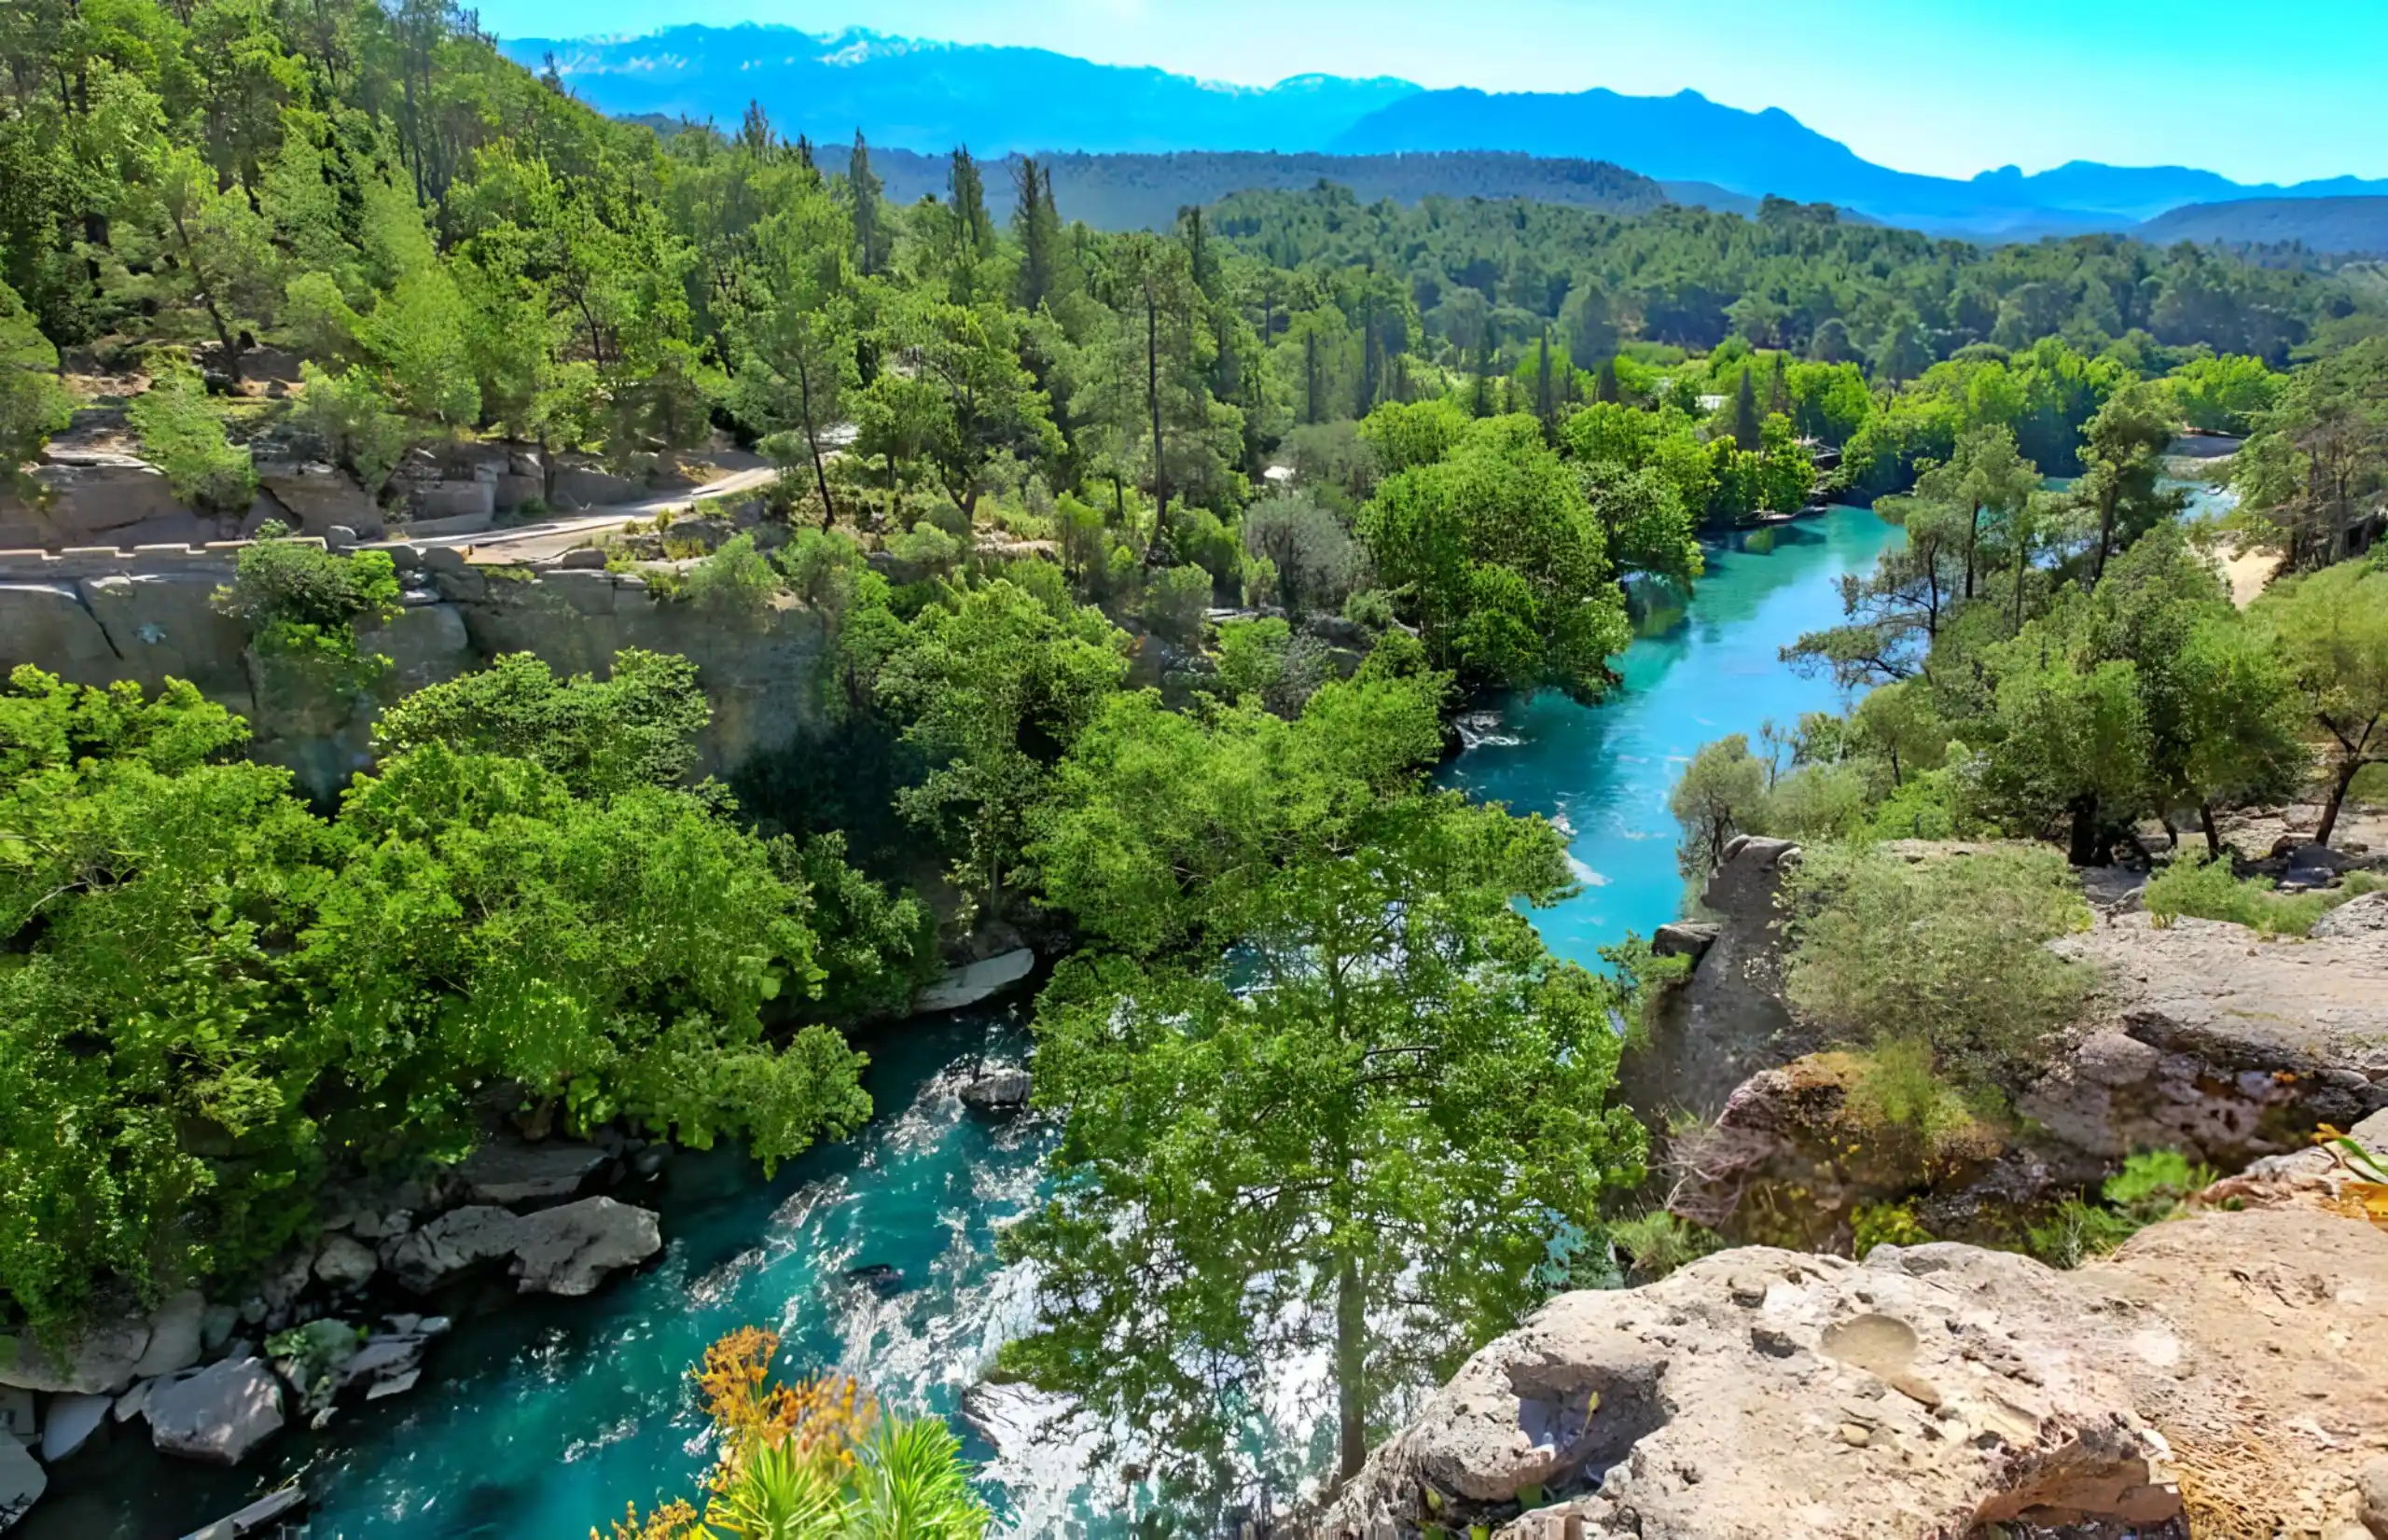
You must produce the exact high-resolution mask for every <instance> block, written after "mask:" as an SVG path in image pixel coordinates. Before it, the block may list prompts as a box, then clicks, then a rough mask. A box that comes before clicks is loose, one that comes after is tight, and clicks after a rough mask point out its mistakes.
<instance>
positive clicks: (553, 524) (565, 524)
mask: <svg viewBox="0 0 2388 1540" xmlns="http://www.w3.org/2000/svg"><path fill="white" fill-rule="evenodd" d="M778 475H779V471H778V470H777V469H776V468H774V467H773V466H771V465H757V466H754V467H752V468H750V469H747V470H739V471H732V472H730V473H729V475H727V476H725V477H722V478H721V479H718V480H714V481H708V482H706V483H705V484H704V485H703V486H701V487H693V488H690V489H689V490H688V491H687V492H675V493H669V494H667V495H665V496H661V497H649V498H646V499H644V500H642V501H640V502H636V503H616V504H614V505H613V506H610V507H603V508H591V509H590V510H589V511H587V512H585V513H576V514H573V515H571V516H570V517H569V518H564V519H547V520H541V521H539V522H538V523H535V524H515V525H512V526H509V527H507V528H505V529H491V530H483V531H481V532H480V533H479V534H436V535H431V536H429V537H427V538H424V539H422V540H418V541H416V542H415V544H416V545H418V546H424V547H430V546H456V547H461V548H464V551H465V560H466V561H467V562H537V561H544V560H546V559H548V558H550V557H556V556H562V554H563V553H564V552H565V551H568V550H570V549H572V548H574V547H576V546H585V545H587V544H589V542H590V537H591V536H592V535H594V534H597V532H599V531H600V530H613V529H619V528H621V526H622V525H623V524H624V523H625V522H626V521H628V520H632V519H652V518H654V517H655V516H656V515H657V514H659V513H661V512H664V511H665V510H666V509H669V510H671V511H672V512H674V513H678V512H681V511H683V510H684V509H687V508H689V507H692V506H695V505H696V504H697V502H698V501H699V500H700V499H702V498H708V497H731V496H735V495H736V494H738V493H742V492H753V491H756V490H757V489H758V488H761V487H766V486H769V485H770V484H771V481H772V480H773V479H776V478H777V477H778Z"/></svg>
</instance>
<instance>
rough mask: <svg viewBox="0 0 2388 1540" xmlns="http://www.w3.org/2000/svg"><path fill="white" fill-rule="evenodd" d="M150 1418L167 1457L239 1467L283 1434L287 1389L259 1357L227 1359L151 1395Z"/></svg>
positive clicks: (152, 1430)
mask: <svg viewBox="0 0 2388 1540" xmlns="http://www.w3.org/2000/svg"><path fill="white" fill-rule="evenodd" d="M147 1415H148V1418H149V1436H150V1437H151V1439H152V1440H154V1441H155V1442H156V1444H157V1446H158V1448H159V1449H160V1450H162V1451H164V1452H165V1453H167V1454H178V1455H181V1456H183V1457H184V1458H186V1459H190V1460H205V1461H210V1462H212V1463H214V1464H219V1465H237V1464H240V1463H241V1462H242V1460H243V1459H245V1458H246V1457H247V1455H248V1453H249V1451H250V1450H253V1449H255V1448H256V1447H257V1445H258V1444H260V1443H262V1442H264V1441H265V1440H266V1439H268V1438H271V1436H273V1435H275V1434H277V1433H279V1432H281V1431H282V1385H281V1383H280V1381H278V1380H275V1379H274V1377H273V1374H272V1371H271V1370H270V1369H268V1368H267V1367H266V1366H265V1365H264V1363H262V1362H261V1361H260V1360H258V1359H257V1358H253V1357H243V1358H227V1359H225V1360H223V1361H222V1362H220V1363H217V1364H214V1365H211V1366H210V1367H207V1368H205V1369H202V1370H201V1371H200V1372H199V1373H197V1374H195V1375H193V1376H191V1377H190V1378H189V1379H187V1380H178V1381H176V1382H174V1383H173V1384H167V1385H160V1386H159V1387H158V1388H157V1389H156V1390H153V1391H151V1392H150V1393H149V1406H148V1411H147Z"/></svg>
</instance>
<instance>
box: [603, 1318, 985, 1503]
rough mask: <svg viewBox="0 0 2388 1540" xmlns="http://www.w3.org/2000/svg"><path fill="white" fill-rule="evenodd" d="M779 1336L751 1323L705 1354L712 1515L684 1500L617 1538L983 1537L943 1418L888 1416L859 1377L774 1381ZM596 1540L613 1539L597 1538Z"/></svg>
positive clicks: (966, 1475)
mask: <svg viewBox="0 0 2388 1540" xmlns="http://www.w3.org/2000/svg"><path fill="white" fill-rule="evenodd" d="M779 1345H780V1339H779V1338H778V1337H777V1336H776V1335H775V1334H773V1333H771V1332H768V1331H762V1330H758V1329H757V1328H755V1327H752V1326H749V1327H745V1328H743V1329H741V1330H738V1331H734V1332H732V1333H730V1334H729V1336H727V1337H725V1338H723V1339H721V1340H719V1341H718V1342H715V1344H714V1345H713V1346H712V1347H710V1348H708V1349H706V1350H705V1361H704V1367H702V1368H701V1369H699V1370H698V1371H697V1373H696V1381H697V1392H698V1394H700V1395H701V1396H702V1397H703V1399H704V1403H705V1415H706V1416H707V1417H709V1418H710V1419H711V1420H712V1422H713V1426H714V1447H715V1464H714V1468H713V1470H712V1472H711V1473H710V1474H709V1475H708V1476H707V1477H706V1478H705V1480H704V1483H703V1486H704V1491H705V1499H704V1513H703V1515H702V1516H701V1517H700V1516H699V1514H698V1512H697V1509H696V1507H695V1505H692V1504H690V1503H687V1502H686V1501H673V1502H669V1503H665V1504H663V1505H661V1506H659V1507H658V1508H656V1509H654V1510H652V1511H651V1512H649V1513H648V1514H647V1515H646V1518H645V1519H641V1518H640V1517H639V1512H638V1507H637V1505H635V1504H632V1505H630V1506H629V1508H628V1510H627V1512H626V1513H625V1515H624V1517H623V1518H622V1519H617V1520H616V1521H615V1523H614V1525H613V1532H612V1536H611V1540H713V1537H715V1536H719V1535H742V1536H746V1537H749V1540H763V1537H766V1536H770V1537H774V1540H776V1537H782V1536H784V1537H786V1540H796V1537H797V1536H798V1535H806V1536H824V1537H826V1536H833V1535H854V1536H864V1535H890V1536H893V1535H901V1536H904V1537H905V1540H979V1537H980V1536H982V1535H984V1534H985V1533H987V1528H988V1525H989V1524H990V1523H991V1522H992V1517H991V1515H990V1514H989V1513H988V1511H987V1509H986V1506H985V1505H983V1504H981V1503H980V1502H979V1499H978V1498H977V1496H976V1495H974V1494H973V1493H972V1491H971V1490H970V1467H969V1466H968V1465H967V1464H964V1462H963V1460H962V1445H961V1441H960V1440H959V1439H957V1438H955V1437H954V1436H953V1434H952V1432H951V1430H950V1429H948V1428H947V1427H946V1425H945V1423H944V1422H941V1421H939V1420H938V1419H937V1418H934V1417H921V1418H909V1419H908V1418H899V1417H890V1416H887V1415H885V1414H884V1413H882V1411H881V1409H880V1408H879V1405H878V1403H877V1402H875V1401H874V1400H873V1399H872V1398H871V1397H870V1396H869V1395H868V1394H867V1393H865V1392H864V1391H863V1389H862V1387H861V1386H860V1385H859V1384H857V1383H856V1382H855V1381H854V1380H851V1379H842V1378H840V1377H838V1376H835V1375H825V1376H823V1377H822V1378H820V1379H818V1380H803V1381H800V1382H798V1383H797V1384H793V1385H785V1384H773V1383H772V1382H771V1379H772V1376H771V1363H772V1359H773V1357H774V1356H775V1355H776V1354H777V1353H778V1352H779ZM590 1540H605V1537H604V1536H600V1535H599V1534H598V1533H597V1532H596V1531H594V1530H592V1531H590Z"/></svg>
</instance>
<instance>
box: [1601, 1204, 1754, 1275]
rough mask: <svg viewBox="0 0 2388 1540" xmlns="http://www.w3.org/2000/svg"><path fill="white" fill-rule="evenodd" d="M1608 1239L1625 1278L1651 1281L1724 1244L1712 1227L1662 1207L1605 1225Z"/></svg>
mask: <svg viewBox="0 0 2388 1540" xmlns="http://www.w3.org/2000/svg"><path fill="white" fill-rule="evenodd" d="M1608 1240H1609V1245H1610V1246H1611V1247H1612V1248H1613V1249H1614V1250H1615V1251H1616V1252H1617V1256H1618V1259H1619V1261H1620V1263H1621V1264H1622V1266H1623V1270H1624V1273H1625V1276H1626V1280H1627V1282H1629V1283H1657V1282H1658V1281H1659V1279H1661V1278H1664V1277H1665V1276H1666V1275H1667V1274H1669V1273H1671V1272H1673V1271H1674V1270H1675V1269H1677V1268H1680V1267H1682V1266H1684V1265H1685V1264H1686V1263H1687V1262H1697V1261H1699V1260H1700V1259H1701V1257H1703V1256H1708V1255H1709V1254H1710V1253H1712V1252H1716V1251H1721V1250H1723V1249H1724V1245H1725V1242H1724V1241H1723V1240H1722V1239H1721V1238H1720V1237H1718V1236H1717V1235H1716V1234H1715V1231H1713V1230H1705V1229H1702V1228H1700V1227H1699V1226H1698V1225H1694V1224H1691V1223H1689V1222H1688V1221H1686V1220H1682V1219H1678V1218H1676V1217H1675V1216H1674V1215H1673V1214H1669V1213H1668V1212H1667V1211H1666V1210H1664V1209H1652V1210H1650V1211H1649V1212H1648V1213H1646V1214H1635V1215H1634V1216H1633V1217H1632V1218H1631V1219H1620V1220H1617V1222H1616V1223H1615V1224H1612V1225H1611V1226H1609V1228H1608Z"/></svg>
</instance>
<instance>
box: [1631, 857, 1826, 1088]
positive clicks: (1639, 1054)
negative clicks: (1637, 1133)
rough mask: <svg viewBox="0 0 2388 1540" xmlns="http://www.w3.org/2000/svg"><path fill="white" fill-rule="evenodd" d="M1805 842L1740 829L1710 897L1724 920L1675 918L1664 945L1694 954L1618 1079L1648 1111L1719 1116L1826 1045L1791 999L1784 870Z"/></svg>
mask: <svg viewBox="0 0 2388 1540" xmlns="http://www.w3.org/2000/svg"><path fill="white" fill-rule="evenodd" d="M1798 856H1799V847H1798V846H1797V845H1795V844H1793V843H1791V842H1790V841H1789V840H1787V839H1761V838H1757V837H1755V836H1751V835H1741V836H1738V837H1736V838H1735V839H1733V840H1732V841H1731V842H1730V843H1729V844H1728V845H1727V846H1726V847H1725V858H1724V860H1723V861H1722V862H1721V863H1720V864H1719V865H1718V867H1717V868H1716V870H1715V874H1714V875H1713V876H1711V877H1710V878H1709V880H1708V885H1707V887H1706V888H1705V889H1704V890H1703V891H1702V893H1701V905H1702V907H1703V908H1704V909H1707V910H1708V911H1709V912H1710V913H1712V914H1714V915H1715V917H1716V918H1715V921H1714V922H1697V923H1690V924H1686V923H1677V924H1675V925H1673V926H1670V927H1667V934H1666V935H1665V936H1664V942H1665V945H1664V946H1663V948H1661V949H1660V950H1661V951H1662V954H1674V955H1686V956H1690V957H1692V958H1694V959H1695V960H1696V962H1697V964H1698V965H1697V966H1696V967H1695V968H1694V969H1693V971H1692V974H1691V976H1690V978H1687V979H1686V980H1684V982H1683V983H1681V984H1680V985H1678V986H1676V987H1675V988H1673V989H1671V990H1669V991H1668V992H1667V993H1666V995H1665V996H1664V997H1663V998H1662V999H1661V1000H1660V1001H1659V1003H1658V1008H1657V1010H1656V1011H1655V1013H1654V1015H1653V1018H1652V1020H1651V1021H1650V1023H1649V1032H1648V1036H1647V1040H1646V1041H1645V1042H1644V1043H1641V1044H1638V1045H1636V1046H1635V1047H1632V1048H1631V1049H1630V1050H1629V1051H1628V1052H1627V1054H1626V1055H1625V1059H1624V1061H1623V1063H1621V1064H1620V1065H1619V1066H1618V1070H1617V1088H1618V1090H1619V1091H1620V1092H1621V1093H1622V1095H1623V1097H1624V1099H1625V1100H1626V1102H1628V1103H1630V1104H1631V1105H1632V1106H1634V1107H1636V1108H1639V1109H1640V1110H1641V1111H1642V1113H1643V1115H1644V1116H1645V1117H1647V1118H1651V1119H1653V1120H1655V1121H1656V1122H1663V1121H1664V1120H1665V1119H1666V1118H1667V1117H1670V1116H1672V1115H1673V1114H1674V1113H1676V1112H1689V1113H1691V1114H1693V1115H1694V1116H1696V1117H1715V1115H1716V1114H1717V1112H1718V1111H1719V1110H1720V1109H1722V1108H1723V1106H1724V1104H1725V1102H1726V1100H1727V1099H1728V1098H1729V1097H1730V1096H1731V1095H1732V1094H1733V1090H1734V1089H1735V1088H1736V1087H1738V1086H1740V1085H1741V1083H1742V1081H1744V1080H1746V1079H1748V1078H1749V1077H1750V1076H1751V1075H1755V1074H1756V1073H1757V1072H1758V1071H1760V1070H1762V1069H1766V1068H1768V1067H1770V1066H1771V1065H1775V1064H1780V1063H1782V1062H1784V1061H1786V1060H1789V1059H1795V1058H1797V1057H1798V1056H1799V1055H1800V1054H1802V1053H1806V1052H1809V1051H1811V1050H1812V1049H1814V1048H1817V1047H1822V1046H1823V1043H1822V1039H1821V1038H1820V1037H1819V1036H1818V1035H1817V1034H1814V1033H1812V1032H1811V1031H1809V1030H1807V1029H1806V1028H1804V1027H1802V1026H1801V1025H1800V1024H1799V1023H1798V1022H1797V1021H1795V1020H1793V1019H1792V1016H1791V1013H1790V1011H1789V1010H1788V1009H1786V1008H1785V1007H1784V1004H1783V915H1782V911H1781V906H1780V903H1779V899H1780V896H1781V894H1782V886H1783V877H1784V872H1785V871H1786V870H1787V869H1788V868H1789V867H1790V865H1791V864H1792V863H1795V862H1797V861H1798Z"/></svg>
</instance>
